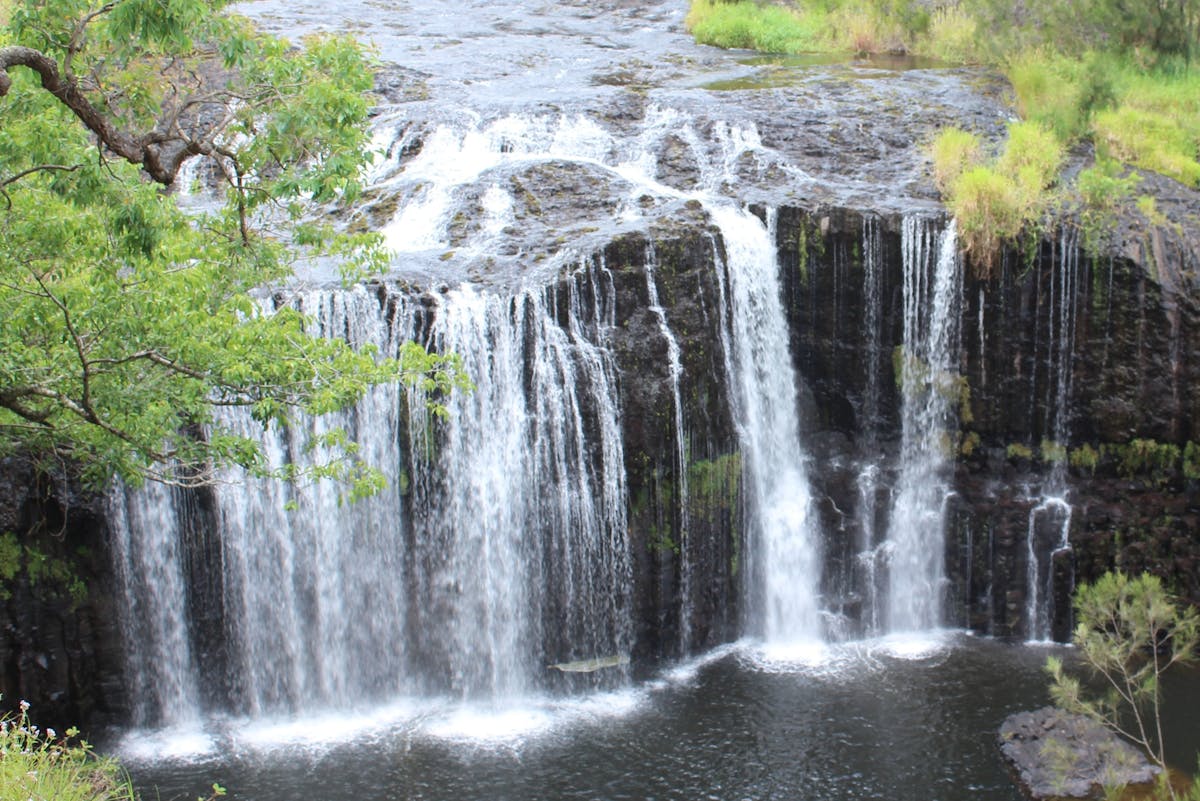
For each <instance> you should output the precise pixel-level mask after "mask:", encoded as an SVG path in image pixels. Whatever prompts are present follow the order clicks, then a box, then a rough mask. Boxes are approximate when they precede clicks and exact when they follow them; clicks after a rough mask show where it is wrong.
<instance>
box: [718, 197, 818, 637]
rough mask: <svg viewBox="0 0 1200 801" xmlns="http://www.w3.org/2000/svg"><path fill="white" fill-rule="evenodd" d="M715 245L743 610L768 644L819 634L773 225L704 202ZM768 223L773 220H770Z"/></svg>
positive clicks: (814, 540) (809, 517)
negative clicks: (745, 504)
mask: <svg viewBox="0 0 1200 801" xmlns="http://www.w3.org/2000/svg"><path fill="white" fill-rule="evenodd" d="M710 212H711V214H712V216H713V219H714V221H715V222H716V223H717V226H718V227H719V228H720V231H721V236H722V239H723V240H724V243H725V253H726V257H725V263H724V265H718V268H717V269H718V277H719V279H720V282H721V301H722V304H723V306H724V308H722V310H721V316H722V318H723V319H725V320H727V321H728V325H729V329H728V331H726V332H723V333H724V338H725V339H724V342H723V343H722V344H723V346H724V351H725V354H726V365H727V369H728V371H729V375H730V383H731V384H732V386H733V392H732V394H733V396H734V401H733V402H734V404H735V406H736V409H737V414H736V415H735V418H736V419H737V425H738V435H739V437H740V439H741V443H742V451H743V459H744V461H745V464H746V467H747V472H748V481H749V485H750V487H749V492H750V498H751V503H750V506H751V510H752V514H751V518H752V522H751V525H752V526H753V530H752V531H751V532H750V534H749V536H748V537H747V542H748V545H747V547H748V549H749V550H750V553H749V554H748V556H749V561H750V563H751V564H750V572H751V575H752V576H754V578H755V579H756V581H755V582H754V583H753V584H752V586H751V587H750V590H751V593H752V597H751V599H750V608H751V610H752V611H751V613H752V614H753V615H755V616H756V617H757V618H758V619H759V621H761V622H760V623H759V625H761V633H762V636H763V637H764V638H765V639H766V641H767V642H768V643H780V644H784V643H802V642H806V641H812V640H816V639H819V638H820V637H821V618H820V606H819V600H818V592H819V587H820V575H821V549H820V542H819V538H818V536H817V532H816V526H815V521H814V514H813V510H812V498H811V490H810V484H809V481H808V475H807V466H806V464H805V456H804V453H803V450H802V447H801V441H800V430H799V420H798V417H797V399H796V374H795V371H794V370H793V369H792V360H791V354H790V353H789V350H788V328H787V321H786V318H785V317H784V313H783V303H782V301H781V299H780V284H779V266H778V262H777V259H776V252H775V238H774V236H772V233H773V232H772V228H773V225H767V226H764V225H763V223H762V222H761V221H760V220H759V219H758V218H757V217H755V216H754V215H753V214H751V213H750V212H749V211H746V210H744V209H738V208H735V207H732V206H722V205H717V206H714V207H712V208H711V209H710ZM768 219H769V221H770V222H771V223H773V221H774V217H773V216H770V217H769V218H768Z"/></svg>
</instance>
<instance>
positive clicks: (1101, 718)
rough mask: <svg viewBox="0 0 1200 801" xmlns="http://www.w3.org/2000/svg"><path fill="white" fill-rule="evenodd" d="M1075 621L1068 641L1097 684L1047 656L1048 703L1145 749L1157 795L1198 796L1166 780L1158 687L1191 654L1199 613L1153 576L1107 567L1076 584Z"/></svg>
mask: <svg viewBox="0 0 1200 801" xmlns="http://www.w3.org/2000/svg"><path fill="white" fill-rule="evenodd" d="M1075 619H1076V621H1077V622H1076V626H1075V633H1074V636H1073V637H1072V642H1073V643H1074V645H1075V647H1076V649H1077V650H1078V652H1079V655H1080V657H1081V658H1082V660H1083V663H1084V664H1085V665H1086V666H1087V667H1088V668H1089V669H1091V671H1092V672H1093V673H1094V674H1095V675H1096V677H1097V679H1099V681H1098V682H1097V683H1098V684H1099V685H1100V686H1102V688H1103V690H1102V694H1100V695H1096V694H1094V693H1093V692H1092V691H1091V690H1090V688H1089V687H1087V686H1085V685H1084V684H1083V682H1081V681H1080V680H1079V679H1078V678H1076V677H1074V676H1070V675H1068V674H1067V672H1066V670H1065V669H1064V668H1063V664H1062V661H1061V660H1060V659H1058V658H1056V657H1051V658H1050V659H1047V660H1046V670H1047V672H1048V673H1049V674H1050V677H1051V686H1050V695H1051V697H1052V698H1053V699H1054V703H1056V704H1057V705H1058V706H1060V707H1061V708H1063V709H1065V710H1067V711H1068V712H1073V713H1076V714H1081V715H1086V716H1087V717H1090V718H1092V719H1093V720H1095V721H1096V722H1098V723H1100V724H1102V725H1103V726H1106V727H1107V728H1109V729H1110V730H1112V731H1113V732H1115V733H1116V734H1118V735H1120V736H1121V737H1124V738H1125V739H1127V740H1129V741H1131V742H1133V743H1135V744H1136V745H1138V746H1139V747H1140V748H1142V749H1143V750H1145V751H1146V753H1147V754H1148V755H1149V756H1150V758H1151V759H1152V760H1153V761H1154V762H1155V763H1156V764H1157V765H1158V766H1159V767H1161V768H1162V769H1163V774H1162V778H1163V781H1161V782H1160V784H1159V787H1158V788H1157V789H1158V793H1157V797H1159V798H1173V799H1181V798H1188V799H1192V798H1195V797H1196V796H1197V795H1200V793H1197V792H1196V790H1197V787H1193V788H1192V792H1190V793H1188V794H1186V795H1184V794H1182V793H1180V792H1179V791H1178V790H1177V789H1175V788H1174V787H1172V786H1171V784H1170V782H1169V781H1167V780H1166V777H1167V773H1168V772H1167V761H1166V747H1165V743H1164V742H1163V737H1162V733H1163V727H1162V711H1161V694H1160V692H1159V685H1160V680H1161V678H1162V676H1163V675H1164V674H1165V673H1166V672H1167V671H1168V670H1170V669H1171V668H1172V667H1173V666H1175V665H1177V664H1188V663H1192V662H1194V661H1195V660H1196V658H1197V655H1198V654H1197V648H1198V647H1200V615H1198V614H1197V611H1196V610H1195V609H1193V608H1190V607H1188V606H1187V605H1186V604H1183V603H1181V602H1178V601H1176V600H1175V599H1174V598H1172V597H1171V596H1170V595H1169V594H1168V593H1167V591H1166V589H1165V588H1164V587H1163V585H1162V581H1161V580H1160V579H1159V578H1158V577H1157V576H1152V575H1150V574H1148V573H1143V574H1142V575H1141V576H1138V577H1136V578H1130V577H1129V576H1126V575H1125V574H1123V573H1106V574H1104V575H1103V576H1101V577H1100V578H1099V579H1098V580H1097V581H1096V582H1095V583H1094V584H1081V585H1080V586H1079V587H1078V588H1076V590H1075Z"/></svg>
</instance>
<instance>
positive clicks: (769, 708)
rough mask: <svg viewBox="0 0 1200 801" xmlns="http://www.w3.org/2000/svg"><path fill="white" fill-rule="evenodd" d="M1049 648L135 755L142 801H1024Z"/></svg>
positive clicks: (897, 654) (168, 737)
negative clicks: (1021, 780)
mask: <svg viewBox="0 0 1200 801" xmlns="http://www.w3.org/2000/svg"><path fill="white" fill-rule="evenodd" d="M1051 652H1052V649H1049V648H1046V647H1030V646H1018V645H1011V644H1005V643H1002V642H998V641H994V640H988V639H981V638H976V637H971V636H967V635H962V634H958V633H947V634H942V635H938V638H937V639H933V638H931V639H928V640H923V641H911V640H891V639H883V640H873V641H864V642H858V643H849V644H845V645H840V646H830V647H828V648H826V649H819V650H818V651H817V652H813V653H808V654H803V655H800V657H799V661H797V659H796V655H795V654H790V655H789V654H771V653H767V654H764V653H763V652H762V651H761V650H759V649H757V648H756V647H754V646H752V645H746V644H737V645H734V646H729V647H726V648H723V649H719V650H717V651H715V652H712V653H710V654H709V655H707V656H705V657H702V658H700V659H699V660H696V661H693V662H690V663H687V664H686V665H683V666H681V667H677V668H675V669H673V670H668V671H667V672H665V673H663V674H662V675H660V676H657V677H654V678H650V679H647V680H645V681H642V682H639V683H637V684H636V685H634V686H632V687H630V688H628V689H625V690H620V691H615V692H609V693H602V694H598V695H585V696H580V697H575V698H559V699H544V700H542V701H540V702H538V701H533V702H526V703H522V704H517V705H513V706H508V707H480V706H462V705H458V704H455V703H453V702H451V701H446V700H444V701H440V702H433V701H428V700H425V701H419V702H411V703H410V702H404V701H397V702H396V703H395V704H392V705H380V706H377V707H375V708H373V709H371V710H358V711H356V710H351V709H319V710H311V711H310V712H311V714H309V715H307V716H304V717H300V718H294V719H289V720H274V721H270V720H257V721H252V722H247V721H240V720H238V719H236V718H230V719H227V720H224V721H213V722H211V723H210V724H209V726H208V728H207V729H206V730H205V731H200V730H197V731H194V732H191V733H187V732H175V733H174V734H169V733H159V734H154V735H140V734H129V735H126V737H125V738H124V740H123V744H122V747H121V749H120V751H121V753H122V754H123V757H124V759H125V760H126V764H127V766H128V768H129V770H130V772H131V775H132V776H133V779H134V782H135V784H137V785H138V787H139V788H140V789H141V791H142V793H143V797H144V798H162V799H180V798H187V799H191V798H194V797H195V796H196V794H197V793H199V792H201V791H203V790H204V789H205V788H206V787H208V786H209V784H211V783H212V782H213V781H219V782H221V783H222V784H223V785H224V786H226V787H227V788H228V790H229V797H230V798H231V799H238V801H283V800H284V799H296V798H314V799H322V801H349V800H350V799H356V800H360V801H385V800H387V799H410V800H412V801H416V800H417V799H420V800H421V801H441V800H442V799H446V801H449V800H450V799H454V800H455V801H470V800H471V799H480V800H482V799H487V800H488V801H526V800H527V799H547V800H549V799H596V800H597V801H599V800H600V799H638V801H642V800H644V799H719V800H720V801H731V800H732V799H814V801H816V800H817V799H820V800H821V801H833V800H834V799H873V798H879V799H889V801H905V800H906V799H912V801H934V800H935V799H942V800H943V801H955V800H956V799H961V800H962V801H966V800H967V799H970V801H990V800H995V801H1017V799H1019V798H1021V795H1020V793H1019V792H1018V790H1017V787H1016V785H1015V784H1014V783H1013V782H1012V780H1011V778H1010V777H1009V775H1008V773H1007V770H1006V767H1005V765H1004V763H1003V761H1002V759H1001V757H1000V753H999V749H998V746H997V743H996V731H997V729H998V727H999V725H1000V723H1001V721H1002V720H1003V719H1004V718H1005V717H1006V716H1007V715H1009V714H1010V713H1012V712H1014V711H1018V710H1022V709H1032V708H1035V707H1037V706H1039V705H1041V704H1042V703H1044V702H1045V701H1046V690H1045V688H1046V679H1045V676H1044V674H1043V672H1042V665H1043V663H1044V661H1045V658H1046V656H1047V654H1049V653H1051ZM1053 652H1059V653H1061V649H1053ZM1195 678H1196V677H1195V676H1192V677H1190V678H1189V679H1188V681H1187V682H1186V686H1184V683H1180V682H1177V683H1176V685H1175V686H1172V687H1170V688H1169V692H1170V693H1171V694H1172V696H1173V698H1174V700H1175V701H1176V703H1174V704H1173V709H1175V710H1177V714H1176V715H1175V718H1174V719H1173V720H1172V721H1171V723H1172V725H1173V726H1174V728H1173V729H1169V730H1168V737H1173V738H1174V742H1175V744H1176V747H1177V751H1176V754H1177V758H1179V759H1186V758H1187V757H1186V754H1187V753H1189V749H1190V753H1194V752H1195V748H1197V747H1200V732H1198V731H1197V730H1196V726H1195V724H1194V721H1193V720H1189V718H1190V715H1189V714H1188V713H1187V710H1189V709H1194V708H1196V705H1197V703H1198V702H1200V682H1197V681H1196V680H1195ZM172 751H176V752H178V753H177V754H176V755H175V756H169V754H170V753H171V752H172ZM188 751H191V752H192V753H190V754H188V753H187V752H188Z"/></svg>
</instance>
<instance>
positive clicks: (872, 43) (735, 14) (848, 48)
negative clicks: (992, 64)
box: [687, 0, 975, 60]
mask: <svg viewBox="0 0 1200 801" xmlns="http://www.w3.org/2000/svg"><path fill="white" fill-rule="evenodd" d="M687 26H688V29H689V30H690V31H691V32H692V35H693V36H695V38H696V41H698V42H701V43H704V44H711V45H716V46H718V47H732V48H748V49H752V50H761V51H763V52H767V53H808V52H851V53H861V54H866V53H885V52H887V53H902V52H920V53H923V54H927V55H932V56H936V57H939V58H946V59H952V60H967V59H968V58H969V56H970V53H971V52H972V50H973V49H974V46H975V45H974V38H975V22H974V20H972V19H971V18H970V17H969V16H967V15H966V14H963V13H962V12H961V11H960V10H959V8H958V7H951V6H945V7H942V8H936V9H932V10H931V9H930V8H928V7H927V6H926V5H925V4H922V3H917V2H912V0H870V2H866V3H851V2H848V0H818V2H812V3H804V4H799V3H784V4H776V3H759V2H753V0H740V1H736V2H728V1H727V0H693V2H692V5H691V12H690V13H689V14H688V17H687Z"/></svg>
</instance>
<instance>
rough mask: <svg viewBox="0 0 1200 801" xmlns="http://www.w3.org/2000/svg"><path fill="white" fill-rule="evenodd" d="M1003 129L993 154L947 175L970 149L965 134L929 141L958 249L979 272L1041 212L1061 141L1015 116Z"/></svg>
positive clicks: (1060, 155)
mask: <svg viewBox="0 0 1200 801" xmlns="http://www.w3.org/2000/svg"><path fill="white" fill-rule="evenodd" d="M1008 130H1009V138H1008V142H1007V143H1006V145H1005V147H1004V152H1003V153H1001V154H1000V157H999V158H998V159H996V160H995V161H994V162H993V163H992V164H991V165H981V166H974V167H969V168H967V169H965V170H963V171H962V172H961V173H960V174H959V175H958V176H957V177H955V178H952V179H951V178H949V176H950V175H952V174H953V169H954V166H955V163H956V161H962V160H964V159H965V158H967V157H968V156H969V155H970V153H971V149H970V142H969V140H967V139H966V138H965V137H964V136H963V135H962V134H961V133H947V132H943V134H942V135H941V136H939V137H938V139H937V140H936V141H935V142H934V145H933V157H934V164H935V170H938V171H939V172H938V174H939V175H943V176H945V177H946V181H945V183H944V184H943V183H941V182H939V186H940V187H941V189H942V193H943V195H944V196H945V198H946V205H947V206H949V207H950V210H951V211H953V212H954V216H955V218H956V219H957V220H958V227H959V229H958V230H959V237H960V240H961V242H962V247H963V250H964V251H965V252H966V253H967V254H968V255H970V257H971V260H972V263H973V264H974V266H975V268H976V270H977V272H978V273H979V274H980V275H981V276H982V277H987V276H988V275H989V274H990V273H991V271H992V268H993V267H994V266H995V263H996V259H997V258H998V257H999V255H1000V252H1001V249H1002V247H1003V246H1004V243H1005V242H1012V241H1015V240H1016V239H1017V237H1018V236H1020V235H1021V233H1022V232H1023V231H1025V230H1026V229H1027V228H1029V227H1030V226H1031V225H1032V224H1033V223H1035V222H1037V221H1038V220H1039V219H1040V218H1041V216H1042V214H1043V213H1044V212H1045V210H1046V209H1047V207H1048V206H1049V204H1050V200H1051V196H1050V194H1049V193H1048V192H1047V189H1048V188H1049V187H1050V185H1051V184H1052V183H1053V182H1054V179H1055V175H1056V173H1057V171H1058V167H1059V165H1060V164H1061V163H1062V158H1063V146H1062V144H1061V143H1060V142H1059V141H1058V139H1057V138H1056V137H1055V136H1054V134H1053V133H1051V132H1050V131H1049V130H1047V129H1046V128H1045V127H1043V126H1042V125H1040V124H1038V123H1036V122H1017V123H1013V124H1012V125H1010V126H1009V129H1008Z"/></svg>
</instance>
